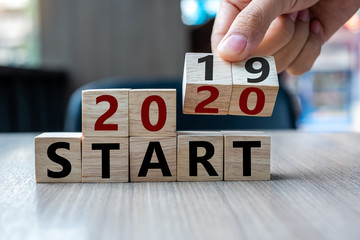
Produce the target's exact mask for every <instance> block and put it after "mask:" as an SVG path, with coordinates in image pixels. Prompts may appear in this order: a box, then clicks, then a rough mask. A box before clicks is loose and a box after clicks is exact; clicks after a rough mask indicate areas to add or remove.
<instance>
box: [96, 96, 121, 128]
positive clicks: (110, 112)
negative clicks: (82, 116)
mask: <svg viewBox="0 0 360 240" xmlns="http://www.w3.org/2000/svg"><path fill="white" fill-rule="evenodd" d="M99 102H108V103H109V104H110V106H109V109H108V110H107V111H106V112H105V113H104V114H103V115H101V116H100V117H99V118H98V120H96V122H95V126H94V129H95V131H117V130H118V125H117V124H104V122H105V121H106V120H107V119H109V118H110V117H111V116H112V115H114V113H115V112H116V110H117V109H118V102H117V100H116V98H115V97H114V96H111V95H101V96H99V97H97V98H96V104H98V103H99Z"/></svg>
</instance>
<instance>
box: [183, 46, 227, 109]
mask: <svg viewBox="0 0 360 240" xmlns="http://www.w3.org/2000/svg"><path fill="white" fill-rule="evenodd" d="M231 88H232V77H231V63H229V62H226V61H224V60H222V59H221V58H220V57H219V56H217V55H216V54H212V53H186V55H185V64H184V76H183V93H182V94H183V113H184V114H207V115H226V114H227V113H228V108H229V104H230V96H231Z"/></svg>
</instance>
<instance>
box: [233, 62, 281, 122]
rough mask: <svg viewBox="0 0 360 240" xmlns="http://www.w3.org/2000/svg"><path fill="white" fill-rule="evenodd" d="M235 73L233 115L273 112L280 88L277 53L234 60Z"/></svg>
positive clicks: (260, 114)
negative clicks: (239, 60) (275, 54)
mask: <svg viewBox="0 0 360 240" xmlns="http://www.w3.org/2000/svg"><path fill="white" fill-rule="evenodd" d="M252 72H253V73H252ZM232 77H233V89H232V94H231V101H230V107H229V114H230V115H250V116H259V117H266V116H271V115H272V112H273V109H274V106H275V101H276V96H277V93H278V89H279V81H278V78H277V74H276V66H275V61H274V58H273V57H251V58H249V59H247V60H244V61H242V62H239V63H233V64H232Z"/></svg>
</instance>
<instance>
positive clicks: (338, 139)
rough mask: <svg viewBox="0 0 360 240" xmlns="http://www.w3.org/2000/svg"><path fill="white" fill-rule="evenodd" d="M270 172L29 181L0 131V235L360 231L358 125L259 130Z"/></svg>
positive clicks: (29, 155)
mask: <svg viewBox="0 0 360 240" xmlns="http://www.w3.org/2000/svg"><path fill="white" fill-rule="evenodd" d="M269 134H270V135H271V136H272V153H271V154H272V166H271V172H272V177H271V179H272V180H271V181H257V182H191V183H188V182H182V183H180V182H173V183H113V184H81V183H80V184H79V183H77V184H36V183H35V176H34V141H33V138H34V136H35V135H34V134H0V153H1V158H0V238H1V239H57V238H59V239H69V238H71V239H226V240H229V239H269V238H271V239H336V240H338V239H360V191H359V190H360V135H359V134H352V133H343V134H310V133H299V132H292V131H290V132H288V131H286V132H281V131H280V132H276V131H275V132H269Z"/></svg>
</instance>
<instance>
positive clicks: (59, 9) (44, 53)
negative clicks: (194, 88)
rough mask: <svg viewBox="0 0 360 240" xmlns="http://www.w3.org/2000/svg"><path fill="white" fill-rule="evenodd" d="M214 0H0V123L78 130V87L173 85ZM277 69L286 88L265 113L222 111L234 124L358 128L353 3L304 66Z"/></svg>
mask: <svg viewBox="0 0 360 240" xmlns="http://www.w3.org/2000/svg"><path fill="white" fill-rule="evenodd" d="M219 3H220V1H219V0H173V1H167V0H151V1H149V0H137V1H132V0H121V1H118V0H102V1H99V0H61V1H59V0H0V115H1V118H0V132H28V131H63V130H66V131H78V130H79V128H80V131H81V125H80V124H81V116H80V115H81V114H80V112H79V111H81V102H80V101H81V89H86V88H99V87H104V86H105V87H121V86H126V87H127V86H131V84H135V85H136V84H139V85H137V86H138V87H142V86H146V87H149V86H153V85H151V84H153V83H154V82H156V83H154V84H157V85H154V86H161V85H163V86H170V85H166V84H165V85H164V84H163V83H167V84H168V83H169V82H174V84H180V83H181V78H182V73H183V61H184V55H185V53H186V52H210V51H211V49H210V35H211V30H212V25H213V19H214V17H215V16H216V12H217V9H218V7H219ZM280 78H281V88H282V91H283V92H282V93H281V96H282V95H284V97H283V98H282V97H281V96H280V100H279V101H282V102H280V103H278V102H277V103H276V104H277V107H278V110H276V111H275V114H274V116H273V117H272V118H271V119H266V118H265V119H264V118H263V119H261V120H255V122H254V120H247V118H245V117H234V116H230V117H226V118H227V119H230V120H229V121H233V122H235V121H236V122H237V124H239V123H241V125H240V126H239V127H238V128H241V129H249V128H259V129H262V128H297V129H299V130H302V131H360V12H358V13H357V14H356V15H354V16H353V18H351V19H350V20H349V21H348V22H347V23H346V24H345V26H344V27H343V28H342V29H340V30H339V31H338V33H337V34H336V35H335V36H334V37H333V38H332V39H331V40H330V41H329V42H328V43H327V44H326V45H325V46H324V47H323V50H322V54H321V56H320V57H319V59H318V60H317V62H316V63H315V65H314V67H313V69H312V71H311V72H309V73H307V74H305V75H303V76H301V77H299V78H294V77H291V76H288V75H286V74H282V75H281V76H280ZM94 82H95V83H94ZM104 82H105V84H103V83H104ZM114 82H116V84H115V85H114ZM174 86H175V85H174ZM176 86H178V85H176ZM179 86H180V85H179ZM178 94H179V93H178ZM283 102H287V103H288V104H289V105H286V106H285V105H284V103H283ZM282 106H285V107H287V106H289V107H288V109H286V111H285V110H283V107H282ZM79 108H80V110H79ZM178 108H179V107H178ZM286 114H288V115H289V117H287V118H286V119H285V120H284V121H287V123H286V124H285V123H281V121H279V118H284V117H283V115H286ZM199 119H200V120H202V118H201V117H199ZM203 119H204V118H203ZM209 119H210V118H209ZM253 119H254V118H253ZM220 120H222V118H221V117H211V121H215V122H216V121H220ZM179 121H180V122H179V123H180V124H182V123H184V124H183V125H180V126H181V127H182V128H187V127H188V126H186V124H185V122H186V121H190V122H191V121H193V120H192V119H190V118H189V119H186V117H185V118H180V120H179ZM193 122H194V121H193ZM215 122H211V124H214V123H215ZM250 122H251V124H250ZM276 122H278V123H277V124H276ZM279 122H280V123H279ZM179 123H178V124H179ZM231 127H232V128H233V126H231ZM187 129H189V130H190V128H187ZM223 129H225V128H223Z"/></svg>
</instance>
